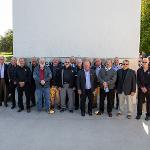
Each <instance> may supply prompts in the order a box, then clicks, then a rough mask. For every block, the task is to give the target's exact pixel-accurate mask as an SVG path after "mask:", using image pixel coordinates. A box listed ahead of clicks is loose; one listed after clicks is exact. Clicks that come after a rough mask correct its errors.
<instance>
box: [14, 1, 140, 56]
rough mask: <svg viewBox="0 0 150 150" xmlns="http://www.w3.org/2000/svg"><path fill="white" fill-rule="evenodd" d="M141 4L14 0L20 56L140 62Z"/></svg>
mask: <svg viewBox="0 0 150 150" xmlns="http://www.w3.org/2000/svg"><path fill="white" fill-rule="evenodd" d="M140 4H141V0H13V27H14V55H15V56H18V57H20V56H23V57H31V56H37V57H39V56H44V57H54V56H55V57H56V56H57V57H67V56H72V55H73V56H76V57H102V58H105V57H115V56H118V57H121V58H137V57H138V50H139V39H140V8H141V6H140Z"/></svg>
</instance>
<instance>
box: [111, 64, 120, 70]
mask: <svg viewBox="0 0 150 150" xmlns="http://www.w3.org/2000/svg"><path fill="white" fill-rule="evenodd" d="M112 68H113V69H114V70H115V71H118V70H119V69H121V66H120V65H113V67H112Z"/></svg>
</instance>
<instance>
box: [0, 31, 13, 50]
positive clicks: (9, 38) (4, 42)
mask: <svg viewBox="0 0 150 150" xmlns="http://www.w3.org/2000/svg"><path fill="white" fill-rule="evenodd" d="M0 52H13V31H12V30H8V31H7V32H6V33H5V35H4V36H0Z"/></svg>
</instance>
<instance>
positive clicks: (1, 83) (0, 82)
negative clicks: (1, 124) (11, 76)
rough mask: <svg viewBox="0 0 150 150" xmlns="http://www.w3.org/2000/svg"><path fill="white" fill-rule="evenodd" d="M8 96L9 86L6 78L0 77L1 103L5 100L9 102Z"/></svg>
mask: <svg viewBox="0 0 150 150" xmlns="http://www.w3.org/2000/svg"><path fill="white" fill-rule="evenodd" d="M7 98H8V86H7V85H6V83H5V79H0V103H2V101H4V103H5V104H7Z"/></svg>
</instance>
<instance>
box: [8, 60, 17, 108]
mask: <svg viewBox="0 0 150 150" xmlns="http://www.w3.org/2000/svg"><path fill="white" fill-rule="evenodd" d="M17 67H18V65H17V59H16V58H15V57H12V58H11V63H10V65H9V67H8V71H7V72H8V78H9V90H10V91H9V92H10V98H11V102H12V107H11V109H14V108H15V107H16V100H15V90H16V88H17V82H16V81H15V75H16V69H17Z"/></svg>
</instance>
